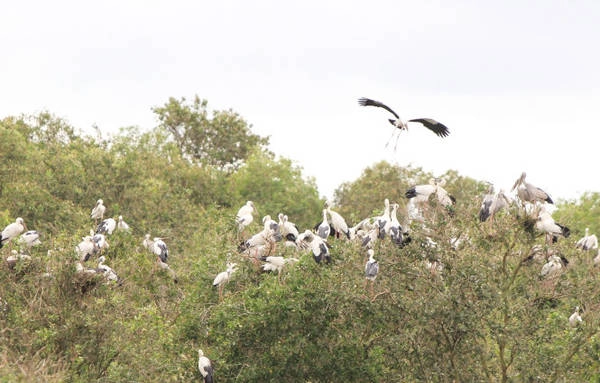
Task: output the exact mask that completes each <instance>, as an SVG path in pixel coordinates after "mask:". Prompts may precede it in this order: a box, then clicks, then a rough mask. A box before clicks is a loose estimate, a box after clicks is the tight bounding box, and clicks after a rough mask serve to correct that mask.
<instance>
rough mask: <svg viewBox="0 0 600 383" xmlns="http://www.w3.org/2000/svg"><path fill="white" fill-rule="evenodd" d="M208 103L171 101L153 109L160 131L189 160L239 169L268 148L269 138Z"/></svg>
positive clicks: (195, 100) (197, 99)
mask: <svg viewBox="0 0 600 383" xmlns="http://www.w3.org/2000/svg"><path fill="white" fill-rule="evenodd" d="M207 105H208V102H207V101H206V100H202V99H200V98H199V97H198V96H195V97H194V99H193V101H192V102H191V103H190V102H186V99H185V98H183V97H182V98H181V99H179V100H177V99H175V98H173V97H171V98H169V101H167V102H166V103H165V104H164V105H163V106H158V107H154V108H152V111H153V112H154V113H155V114H156V115H157V117H158V120H159V121H160V124H159V127H161V128H163V129H165V130H166V131H167V132H169V133H170V134H171V135H172V137H173V139H174V141H175V142H176V144H177V146H178V148H179V150H180V152H181V154H182V155H184V156H185V157H186V158H189V159H191V160H193V161H197V162H200V163H204V164H208V165H213V166H217V167H220V168H223V167H227V166H232V167H233V168H237V167H239V166H240V165H241V163H243V161H244V160H246V158H247V157H248V155H249V154H250V153H251V152H252V150H253V149H254V148H256V147H264V146H266V145H268V143H269V139H268V138H267V137H260V136H258V135H256V134H253V133H252V132H251V127H252V126H251V125H248V123H247V122H246V121H245V120H244V119H243V118H242V117H240V115H239V114H237V113H235V112H233V111H232V110H227V111H213V115H212V118H209V117H208V111H207Z"/></svg>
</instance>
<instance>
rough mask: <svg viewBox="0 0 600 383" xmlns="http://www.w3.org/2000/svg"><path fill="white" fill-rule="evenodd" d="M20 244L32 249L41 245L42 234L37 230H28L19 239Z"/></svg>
mask: <svg viewBox="0 0 600 383" xmlns="http://www.w3.org/2000/svg"><path fill="white" fill-rule="evenodd" d="M19 244H21V245H24V246H25V247H26V248H28V249H31V248H32V247H33V246H37V245H41V244H42V241H40V233H39V232H38V231H37V230H28V231H26V232H25V233H23V234H21V236H20V237H19Z"/></svg>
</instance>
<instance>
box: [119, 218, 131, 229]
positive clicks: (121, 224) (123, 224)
mask: <svg viewBox="0 0 600 383" xmlns="http://www.w3.org/2000/svg"><path fill="white" fill-rule="evenodd" d="M117 229H119V230H122V231H129V225H128V224H127V222H125V221H124V220H123V216H122V215H120V216H119V220H118V221H117Z"/></svg>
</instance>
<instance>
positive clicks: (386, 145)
mask: <svg viewBox="0 0 600 383" xmlns="http://www.w3.org/2000/svg"><path fill="white" fill-rule="evenodd" d="M394 134H396V129H394V130H393V131H392V135H391V136H390V138H389V139H388V141H387V143H386V144H385V147H386V149H387V147H388V145H389V144H390V141H392V138H394Z"/></svg>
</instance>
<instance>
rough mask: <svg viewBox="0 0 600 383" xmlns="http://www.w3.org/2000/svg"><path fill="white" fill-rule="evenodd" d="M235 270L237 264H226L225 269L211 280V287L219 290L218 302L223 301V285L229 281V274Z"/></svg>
mask: <svg viewBox="0 0 600 383" xmlns="http://www.w3.org/2000/svg"><path fill="white" fill-rule="evenodd" d="M236 270H237V263H230V262H227V269H226V270H225V271H222V272H220V273H219V274H217V276H216V277H215V279H214V280H213V287H217V288H218V290H219V302H220V301H221V300H223V288H224V287H225V284H226V283H227V282H229V280H230V279H231V274H233V272H234V271H236Z"/></svg>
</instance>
